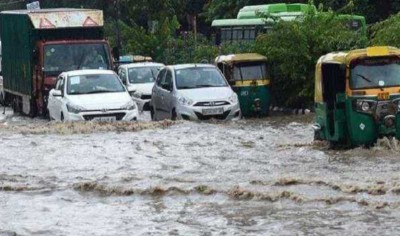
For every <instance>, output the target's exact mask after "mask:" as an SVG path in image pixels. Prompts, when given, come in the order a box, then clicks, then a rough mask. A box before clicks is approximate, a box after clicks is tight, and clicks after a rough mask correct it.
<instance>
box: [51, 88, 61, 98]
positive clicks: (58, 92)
mask: <svg viewBox="0 0 400 236" xmlns="http://www.w3.org/2000/svg"><path fill="white" fill-rule="evenodd" d="M50 95H51V96H53V97H62V96H63V94H62V92H61V90H55V89H53V90H51V91H50Z"/></svg>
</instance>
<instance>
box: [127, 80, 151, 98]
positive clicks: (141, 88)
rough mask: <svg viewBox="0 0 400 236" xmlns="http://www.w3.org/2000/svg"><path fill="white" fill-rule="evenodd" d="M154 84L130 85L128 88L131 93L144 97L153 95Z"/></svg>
mask: <svg viewBox="0 0 400 236" xmlns="http://www.w3.org/2000/svg"><path fill="white" fill-rule="evenodd" d="M153 86H154V83H144V84H130V85H129V86H128V91H129V92H133V91H136V92H140V93H142V94H144V95H151V90H152V89H153Z"/></svg>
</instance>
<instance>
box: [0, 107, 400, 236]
mask: <svg viewBox="0 0 400 236" xmlns="http://www.w3.org/2000/svg"><path fill="white" fill-rule="evenodd" d="M141 119H142V121H140V122H139V123H134V124H128V123H123V124H122V123H118V124H115V125H112V124H111V125H110V124H93V123H86V124H60V123H48V122H47V121H45V120H40V119H33V120H32V119H30V118H25V117H19V116H14V115H12V113H11V112H10V111H7V113H6V115H0V140H1V141H0V164H1V165H0V235H1V236H3V235H52V236H53V235H85V236H87V235H398V234H399V232H400V224H399V219H400V155H399V153H400V151H399V150H400V146H399V145H398V143H397V142H395V141H390V140H380V141H379V144H378V145H377V146H375V147H373V148H371V149H364V148H357V149H353V150H329V149H328V148H327V145H326V144H324V143H313V141H312V136H313V134H312V128H311V125H312V121H313V117H312V115H304V116H272V117H269V118H265V119H259V120H242V121H237V122H227V123H219V122H211V123H196V122H184V121H179V122H159V123H152V122H148V121H146V120H148V116H147V115H144V116H143V117H142V118H141Z"/></svg>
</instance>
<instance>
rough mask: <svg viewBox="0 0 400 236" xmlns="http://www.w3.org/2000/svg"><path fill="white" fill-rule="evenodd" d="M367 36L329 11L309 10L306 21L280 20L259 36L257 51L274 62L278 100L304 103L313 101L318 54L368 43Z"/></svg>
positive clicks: (282, 103) (290, 103) (295, 103)
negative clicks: (269, 30)
mask: <svg viewBox="0 0 400 236" xmlns="http://www.w3.org/2000/svg"><path fill="white" fill-rule="evenodd" d="M366 44H367V39H366V38H363V37H360V34H358V33H356V32H353V31H350V30H348V29H347V28H346V26H345V25H344V24H343V22H342V21H341V20H339V19H338V18H337V16H336V15H335V14H334V13H332V12H330V13H327V14H315V13H314V12H309V13H307V14H306V17H305V19H304V21H302V22H299V21H294V22H283V21H281V22H278V24H276V26H275V27H274V30H273V32H271V33H269V34H268V35H264V36H261V37H259V38H258V40H257V48H258V49H257V50H258V52H260V53H262V54H263V55H266V56H267V57H268V58H269V60H270V61H271V62H273V71H274V75H273V84H272V86H273V89H272V90H273V91H274V93H275V94H276V95H279V96H275V99H276V101H275V102H276V103H278V104H280V105H290V106H302V105H304V104H307V103H310V102H312V98H313V93H314V80H313V78H314V71H315V69H314V68H315V64H316V62H317V60H318V58H319V57H320V56H322V55H324V54H326V53H329V52H332V51H342V50H350V49H355V48H361V47H365V46H366Z"/></svg>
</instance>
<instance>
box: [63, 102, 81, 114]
mask: <svg viewBox="0 0 400 236" xmlns="http://www.w3.org/2000/svg"><path fill="white" fill-rule="evenodd" d="M67 110H68V112H70V113H74V114H78V113H79V112H82V111H83V110H84V108H82V107H80V106H77V105H73V104H71V103H67Z"/></svg>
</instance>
